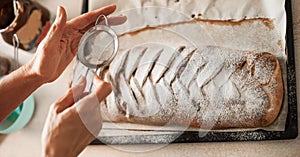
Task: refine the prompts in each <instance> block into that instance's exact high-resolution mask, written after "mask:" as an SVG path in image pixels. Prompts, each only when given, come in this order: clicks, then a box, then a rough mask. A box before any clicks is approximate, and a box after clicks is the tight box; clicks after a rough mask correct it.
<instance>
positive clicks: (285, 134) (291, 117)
mask: <svg viewBox="0 0 300 157" xmlns="http://www.w3.org/2000/svg"><path fill="white" fill-rule="evenodd" d="M285 9H286V13H287V29H286V51H287V55H288V58H287V62H286V65H287V86H288V88H287V93H288V113H287V118H286V124H285V129H284V131H266V130H263V129H258V130H254V131H239V132H213V131H212V132H208V133H207V134H206V135H205V136H203V137H200V136H199V132H198V131H185V132H183V133H180V134H159V135H130V136H113V137H101V140H99V139H95V140H94V141H93V142H92V143H91V145H100V144H154V143H157V144H167V143H197V142H229V141H264V140H287V139H294V138H296V137H297V136H298V119H297V117H298V116H297V94H296V68H295V53H294V34H293V19H292V2H291V0H286V1H285ZM166 138H168V139H173V138H176V139H175V140H172V141H168V140H166ZM103 141H104V142H103Z"/></svg>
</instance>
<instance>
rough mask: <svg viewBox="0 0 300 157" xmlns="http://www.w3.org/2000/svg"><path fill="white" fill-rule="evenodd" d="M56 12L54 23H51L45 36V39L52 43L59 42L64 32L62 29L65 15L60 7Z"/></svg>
mask: <svg viewBox="0 0 300 157" xmlns="http://www.w3.org/2000/svg"><path fill="white" fill-rule="evenodd" d="M56 12H57V13H56V18H55V21H54V22H53V24H52V26H51V28H50V30H49V32H48V34H47V38H48V39H49V40H53V41H60V39H61V37H62V35H63V32H64V27H65V25H66V20H67V14H66V11H65V9H64V8H63V7H61V6H58V7H57V11H56Z"/></svg>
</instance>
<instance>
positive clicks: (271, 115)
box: [102, 45, 283, 129]
mask: <svg viewBox="0 0 300 157" xmlns="http://www.w3.org/2000/svg"><path fill="white" fill-rule="evenodd" d="M105 78H106V79H107V80H108V81H109V82H111V84H112V85H113V89H114V91H113V93H112V94H111V95H110V96H109V97H108V98H107V99H106V100H105V101H104V102H103V103H104V104H103V105H102V112H103V117H104V119H105V120H107V121H113V122H130V123H139V124H149V125H166V124H171V125H179V126H191V127H197V128H209V129H224V128H235V127H239V128H242V127H263V126H267V125H269V124H271V123H272V122H273V121H274V120H275V119H276V117H277V115H278V113H279V111H280V109H281V105H282V101H283V83H282V74H281V69H280V65H279V62H278V60H277V58H276V57H275V56H273V55H272V54H271V53H268V52H256V51H251V52H250V51H241V50H233V49H228V48H223V47H215V46H207V47H203V48H200V49H199V48H198V49H196V48H191V47H180V48H178V49H176V50H174V49H171V48H167V47H160V48H159V46H157V45H156V46H155V45H154V46H146V45H144V46H140V47H136V48H133V49H131V50H129V51H127V52H125V53H123V54H121V55H120V56H118V57H117V58H116V60H115V61H114V62H113V63H112V64H111V65H110V67H109V69H108V71H107V72H106V73H105Z"/></svg>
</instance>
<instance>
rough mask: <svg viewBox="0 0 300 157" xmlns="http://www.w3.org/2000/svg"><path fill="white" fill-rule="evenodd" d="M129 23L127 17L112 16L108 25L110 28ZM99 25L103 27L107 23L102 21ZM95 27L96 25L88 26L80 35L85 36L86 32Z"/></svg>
mask: <svg viewBox="0 0 300 157" xmlns="http://www.w3.org/2000/svg"><path fill="white" fill-rule="evenodd" d="M126 21H127V17H126V16H112V17H109V18H108V25H109V26H116V25H121V24H123V23H125V22H126ZM99 24H101V25H103V24H105V21H103V20H102V21H101V22H100V23H99ZM94 26H95V23H91V24H90V25H88V26H86V27H85V28H84V29H82V30H80V33H82V34H84V33H85V32H86V31H88V30H89V29H91V28H92V27H94Z"/></svg>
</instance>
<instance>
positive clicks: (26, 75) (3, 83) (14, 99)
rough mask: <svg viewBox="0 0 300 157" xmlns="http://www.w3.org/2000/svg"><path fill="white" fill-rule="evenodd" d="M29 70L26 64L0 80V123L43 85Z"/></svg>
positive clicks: (41, 80)
mask: <svg viewBox="0 0 300 157" xmlns="http://www.w3.org/2000/svg"><path fill="white" fill-rule="evenodd" d="M31 69H32V68H31V64H30V63H29V64H26V65H24V66H22V67H20V68H19V69H17V70H16V71H14V72H12V73H11V74H9V75H7V76H6V77H3V78H2V79H1V80H0V111H1V112H0V121H2V120H3V119H5V117H6V116H8V115H9V114H10V113H11V112H12V111H13V110H14V109H15V108H16V107H18V106H19V105H20V104H21V103H22V102H23V101H24V100H25V99H26V98H27V97H28V96H29V95H30V94H31V93H32V92H34V91H35V90H36V89H37V88H38V87H40V86H41V85H42V84H43V83H44V81H43V79H42V78H41V77H39V76H38V75H37V74H35V73H33V72H32V71H31Z"/></svg>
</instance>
